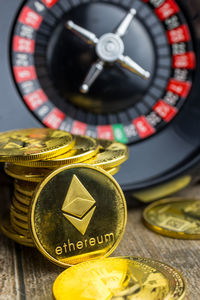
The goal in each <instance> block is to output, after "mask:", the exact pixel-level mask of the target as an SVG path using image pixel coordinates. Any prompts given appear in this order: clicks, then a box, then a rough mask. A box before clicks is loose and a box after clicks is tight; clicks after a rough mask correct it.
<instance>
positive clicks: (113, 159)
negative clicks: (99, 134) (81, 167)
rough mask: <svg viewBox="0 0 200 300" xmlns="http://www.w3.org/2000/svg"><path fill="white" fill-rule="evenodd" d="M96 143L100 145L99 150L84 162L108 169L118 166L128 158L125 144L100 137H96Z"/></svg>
mask: <svg viewBox="0 0 200 300" xmlns="http://www.w3.org/2000/svg"><path fill="white" fill-rule="evenodd" d="M97 143H98V144H99V146H100V152H99V153H98V154H97V155H96V156H95V157H94V158H91V159H90V160H88V161H84V163H89V164H92V165H94V166H99V167H102V168H104V169H110V168H113V167H116V166H119V165H120V164H122V163H123V162H124V161H126V160H127V159H128V147H127V146H126V145H124V144H121V143H118V142H115V141H109V140H102V139H97Z"/></svg>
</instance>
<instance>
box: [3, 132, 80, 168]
mask: <svg viewBox="0 0 200 300" xmlns="http://www.w3.org/2000/svg"><path fill="white" fill-rule="evenodd" d="M74 142H75V140H74V138H73V137H72V135H71V134H70V133H68V132H66V131H62V130H54V129H50V128H32V129H21V130H13V131H7V132H3V133H1V134H0V161H1V162H15V161H19V160H22V161H23V160H38V159H40V158H47V157H52V156H54V155H59V154H62V153H64V152H66V151H68V150H70V149H71V148H72V147H73V145H74Z"/></svg>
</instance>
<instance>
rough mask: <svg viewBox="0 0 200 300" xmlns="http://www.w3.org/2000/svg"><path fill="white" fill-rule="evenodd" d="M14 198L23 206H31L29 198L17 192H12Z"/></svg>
mask: <svg viewBox="0 0 200 300" xmlns="http://www.w3.org/2000/svg"><path fill="white" fill-rule="evenodd" d="M14 197H15V198H16V199H17V200H18V201H19V202H21V203H23V204H25V205H27V206H28V205H30V204H31V197H29V196H26V195H23V194H21V193H20V192H18V191H17V190H15V191H14Z"/></svg>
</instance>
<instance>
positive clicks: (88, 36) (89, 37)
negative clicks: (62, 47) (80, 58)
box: [65, 21, 99, 45]
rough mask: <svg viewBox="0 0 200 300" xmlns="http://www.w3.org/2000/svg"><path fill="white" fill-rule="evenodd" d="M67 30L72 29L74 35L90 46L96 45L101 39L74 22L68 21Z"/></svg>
mask: <svg viewBox="0 0 200 300" xmlns="http://www.w3.org/2000/svg"><path fill="white" fill-rule="evenodd" d="M65 25H66V28H67V29H70V30H71V31H72V32H73V33H75V34H76V35H77V36H79V37H80V38H81V39H82V40H84V41H85V42H86V43H88V44H92V45H96V44H97V43H98V41H99V39H98V38H97V37H96V35H95V34H94V33H93V32H90V31H89V30H87V29H85V28H83V27H80V26H79V25H77V24H75V23H74V22H73V21H68V22H67V23H66V24H65Z"/></svg>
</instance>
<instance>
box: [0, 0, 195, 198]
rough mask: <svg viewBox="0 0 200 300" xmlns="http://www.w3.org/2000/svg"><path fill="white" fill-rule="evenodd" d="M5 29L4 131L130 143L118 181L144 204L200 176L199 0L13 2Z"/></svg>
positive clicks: (4, 17)
mask: <svg viewBox="0 0 200 300" xmlns="http://www.w3.org/2000/svg"><path fill="white" fill-rule="evenodd" d="M0 28H1V35H0V58H1V59H0V88H1V110H0V130H1V131H4V130H9V129H13V128H26V127H38V126H47V127H51V128H60V129H63V130H67V131H70V132H72V133H74V134H83V135H89V136H92V137H97V138H105V139H116V140H117V141H119V142H122V143H125V144H128V145H129V150H130V158H129V160H128V161H127V162H126V163H125V164H124V165H123V166H122V168H121V171H120V172H119V174H118V175H117V176H116V178H117V180H118V182H119V183H120V185H121V186H122V188H123V190H124V191H126V192H127V193H131V194H132V193H133V191H134V195H135V197H136V198H139V199H141V200H143V201H149V200H154V199H155V198H158V197H162V196H165V195H167V194H169V193H171V192H174V191H176V190H178V189H180V188H183V187H184V186H186V185H188V184H189V183H190V182H191V181H194V180H196V179H197V177H198V169H199V165H200V154H199V148H200V136H199V132H200V100H199V93H200V84H199V83H200V64H199V62H200V57H199V56H200V48H199V47H200V2H199V1H198V0H190V1H186V0H182V1H181V0H179V1H178V0H132V1H131V0H121V1H118V0H109V1H100V0H99V1H91V0H83V1H81V0H28V1H19V0H12V1H7V2H6V4H5V3H2V2H1V10H0Z"/></svg>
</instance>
